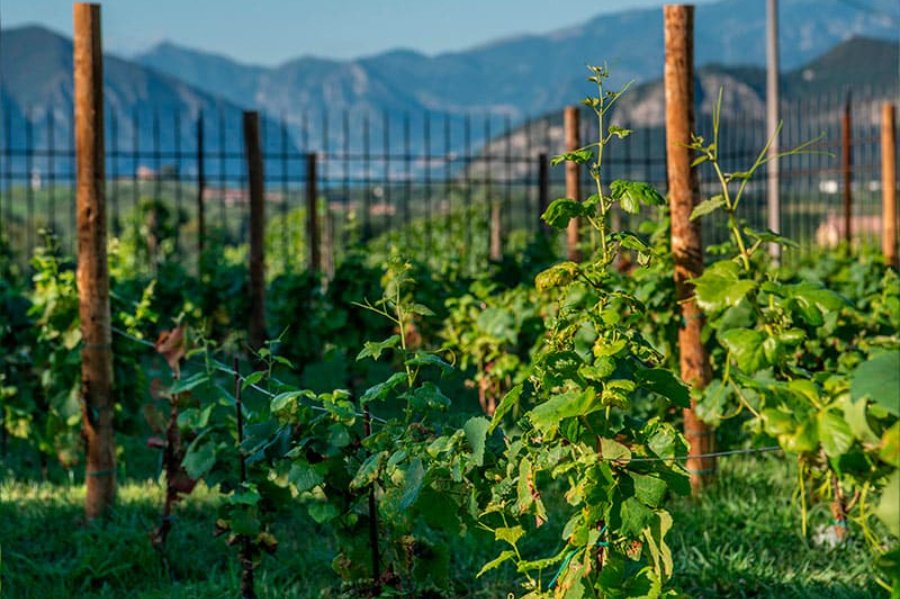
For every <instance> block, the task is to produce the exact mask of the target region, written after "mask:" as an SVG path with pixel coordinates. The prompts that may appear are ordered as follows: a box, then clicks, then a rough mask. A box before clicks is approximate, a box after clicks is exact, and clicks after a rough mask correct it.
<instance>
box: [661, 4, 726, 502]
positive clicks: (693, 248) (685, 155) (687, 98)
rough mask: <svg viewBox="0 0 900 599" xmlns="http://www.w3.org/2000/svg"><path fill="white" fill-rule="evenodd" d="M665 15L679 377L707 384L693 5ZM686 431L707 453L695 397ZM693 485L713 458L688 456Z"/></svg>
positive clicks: (709, 444) (694, 450)
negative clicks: (698, 292) (693, 140)
mask: <svg viewBox="0 0 900 599" xmlns="http://www.w3.org/2000/svg"><path fill="white" fill-rule="evenodd" d="M663 14H664V17H665V44H666V64H665V96H666V156H667V164H668V166H667V168H668V177H669V198H670V199H669V201H670V205H671V213H672V254H673V255H674V258H675V293H676V296H677V298H678V305H679V306H680V307H681V318H682V323H681V328H679V329H678V349H679V361H680V365H681V378H682V379H683V380H684V382H685V383H687V384H688V385H689V386H691V387H692V388H695V389H702V388H703V387H705V386H706V385H707V384H708V383H709V381H710V378H711V372H710V366H709V357H708V356H707V353H706V348H705V347H704V345H703V340H702V338H701V332H702V329H703V313H702V312H701V311H700V308H699V307H698V306H697V303H696V301H695V299H694V290H693V287H692V285H690V283H689V281H690V280H691V279H693V278H695V277H698V276H700V275H701V274H702V273H703V244H702V242H701V239H700V221H693V222H692V221H691V212H692V211H693V209H694V206H695V205H696V202H697V198H698V194H699V187H698V184H697V173H696V171H694V170H693V169H691V160H692V156H691V152H690V151H689V150H688V149H687V145H688V143H690V135H691V131H692V130H693V128H694V7H693V6H691V5H685V4H669V5H666V6H665V7H664V9H663ZM684 433H685V436H686V437H687V440H688V442H689V443H690V454H689V455H690V456H699V455H701V454H707V453H711V452H712V451H713V450H714V448H715V436H714V434H715V431H714V430H713V429H712V428H711V427H708V426H707V425H706V423H704V422H703V421H702V420H700V419H699V418H698V417H697V414H696V412H695V411H694V403H693V400H692V401H691V407H690V408H689V409H685V410H684ZM687 469H688V471H689V472H690V473H691V487H692V489H693V491H694V493H695V494H696V493H698V492H699V491H700V489H701V487H702V486H703V484H704V483H705V482H707V481H708V480H710V479H711V478H712V476H713V475H714V474H715V469H716V461H715V458H698V457H695V458H690V459H688V462H687Z"/></svg>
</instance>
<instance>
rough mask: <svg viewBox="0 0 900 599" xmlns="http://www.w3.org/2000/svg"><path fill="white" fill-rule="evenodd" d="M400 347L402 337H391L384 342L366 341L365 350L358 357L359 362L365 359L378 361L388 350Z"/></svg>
mask: <svg viewBox="0 0 900 599" xmlns="http://www.w3.org/2000/svg"><path fill="white" fill-rule="evenodd" d="M398 345H400V335H391V336H390V337H388V338H387V339H385V340H384V341H366V342H365V343H364V344H363V349H362V351H361V352H359V354H358V355H357V356H356V359H357V360H362V359H363V358H372V359H373V360H378V359H379V358H381V354H382V352H384V351H385V350H387V349H393V348H395V347H397V346H398Z"/></svg>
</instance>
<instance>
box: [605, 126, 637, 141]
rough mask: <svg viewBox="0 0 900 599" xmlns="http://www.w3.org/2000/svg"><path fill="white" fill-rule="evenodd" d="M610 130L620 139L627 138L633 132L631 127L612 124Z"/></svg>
mask: <svg viewBox="0 0 900 599" xmlns="http://www.w3.org/2000/svg"><path fill="white" fill-rule="evenodd" d="M608 131H609V134H610V135H615V136H616V137H618V138H619V139H625V138H626V137H628V136H629V135H631V133H632V131H631V129H626V128H625V127H620V126H618V125H610V126H609V129H608Z"/></svg>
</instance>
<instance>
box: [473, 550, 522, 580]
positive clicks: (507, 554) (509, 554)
mask: <svg viewBox="0 0 900 599" xmlns="http://www.w3.org/2000/svg"><path fill="white" fill-rule="evenodd" d="M515 555H516V552H515V551H513V550H512V549H507V550H505V551H501V552H500V555H498V556H497V557H495V558H494V559H492V560H491V561H489V562H488V563H486V564H485V565H484V566H483V567H482V568H481V570H479V571H478V574H476V575H475V578H481V575H482V574H484V573H485V572H490V571H491V570H493V569H495V568H497V567H498V566H501V565H503V563H504V562H507V561H509V560H510V559H512V558H513V557H515Z"/></svg>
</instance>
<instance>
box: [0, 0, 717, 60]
mask: <svg viewBox="0 0 900 599" xmlns="http://www.w3.org/2000/svg"><path fill="white" fill-rule="evenodd" d="M703 1H705V0H703ZM102 4H103V27H104V42H105V44H106V49H107V50H109V51H113V52H117V53H120V54H124V55H128V54H131V53H134V52H136V51H140V50H143V49H145V48H148V47H150V46H152V45H153V44H155V43H157V42H160V41H162V40H164V39H165V40H170V41H173V42H176V43H178V44H181V45H185V46H189V47H193V48H199V49H204V50H209V51H212V52H216V53H220V54H226V55H228V56H231V57H233V58H236V59H238V60H241V61H244V62H250V63H258V64H266V65H273V64H277V63H279V62H282V61H284V60H287V59H290V58H295V57H297V56H299V55H302V54H315V55H318V56H325V57H333V58H352V57H357V56H365V55H368V54H374V53H377V52H380V51H383V50H388V49H392V48H412V49H415V50H419V51H421V52H425V53H428V54H434V53H438V52H443V51H452V50H460V49H463V48H468V47H470V46H473V45H477V44H479V43H483V42H486V41H490V40H494V39H496V38H498V37H505V36H510V35H516V34H520V33H544V32H548V31H552V30H554V29H558V28H561V27H567V26H570V25H575V24H577V23H579V22H580V21H582V20H584V19H586V18H589V17H592V16H595V15H597V14H601V13H604V12H607V13H608V12H615V11H619V10H623V9H628V8H642V7H649V6H661V5H662V4H663V0H593V1H582V2H563V1H561V0H107V1H106V2H102ZM0 19H2V24H3V27H12V26H16V25H22V24H26V23H41V24H44V25H47V26H49V27H51V28H52V29H55V30H57V31H61V32H64V33H67V34H69V33H71V30H72V2H71V0H0Z"/></svg>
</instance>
